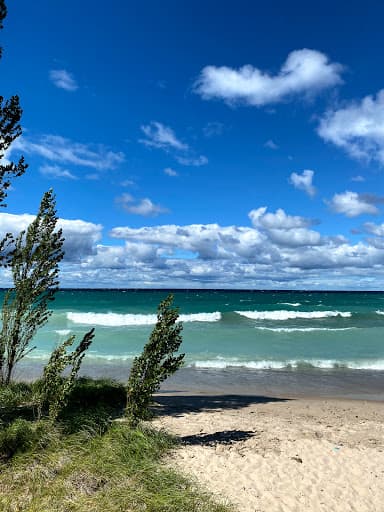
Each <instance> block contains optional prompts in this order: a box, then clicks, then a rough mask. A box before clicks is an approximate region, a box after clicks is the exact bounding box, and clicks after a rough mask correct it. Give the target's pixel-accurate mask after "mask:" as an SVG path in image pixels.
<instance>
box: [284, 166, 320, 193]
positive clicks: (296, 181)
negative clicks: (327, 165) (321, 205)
mask: <svg viewBox="0 0 384 512" xmlns="http://www.w3.org/2000/svg"><path fill="white" fill-rule="evenodd" d="M314 174H315V173H314V171H311V170H310V169H306V170H304V171H303V173H302V174H297V173H296V172H293V173H292V174H291V176H290V177H289V182H290V183H291V184H292V185H293V186H294V187H295V188H297V189H299V190H304V192H305V193H306V194H308V195H309V196H310V197H313V196H314V195H315V194H316V188H315V187H314V186H313V184H312V181H313V176H314Z"/></svg>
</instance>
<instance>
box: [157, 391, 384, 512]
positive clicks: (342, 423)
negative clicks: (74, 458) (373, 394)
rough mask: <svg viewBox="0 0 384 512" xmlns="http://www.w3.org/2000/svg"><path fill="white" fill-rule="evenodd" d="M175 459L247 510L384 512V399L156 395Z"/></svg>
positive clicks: (222, 496)
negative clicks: (177, 444) (175, 446)
mask: <svg viewBox="0 0 384 512" xmlns="http://www.w3.org/2000/svg"><path fill="white" fill-rule="evenodd" d="M156 400H157V401H158V404H159V405H158V406H157V407H156V413H157V415H158V416H157V418H156V420H155V425H156V426H157V427H161V428H164V429H166V430H168V431H170V432H172V433H174V434H176V435H177V436H178V437H179V438H180V439H181V442H182V448H181V449H179V450H176V451H175V452H174V453H173V455H172V457H171V460H170V461H169V463H170V464H171V465H173V466H176V467H177V468H178V469H180V470H182V471H183V472H185V473H186V474H188V475H193V476H194V477H196V479H197V480H198V481H199V482H200V483H201V484H203V486H205V487H206V488H208V489H209V490H210V491H212V492H213V493H215V494H216V495H217V496H218V497H219V498H220V499H222V500H224V501H226V502H227V503H228V502H229V503H232V504H234V505H235V509H236V510H238V511H240V512H251V511H252V512H256V511H257V512H277V511H278V512H304V511H305V512H312V511H313V512H314V511H316V512H317V511H322V512H325V511H326V512H330V511H333V512H349V511H356V512H383V511H384V402H374V401H361V400H343V399H324V398H320V399H315V398H313V397H311V398H303V397H300V398H297V399H295V398H292V399H288V398H276V397H275V398H271V397H267V396H250V395H248V396H246V395H204V394H194V395H180V394H179V395H178V394H162V395H159V396H157V397H156Z"/></svg>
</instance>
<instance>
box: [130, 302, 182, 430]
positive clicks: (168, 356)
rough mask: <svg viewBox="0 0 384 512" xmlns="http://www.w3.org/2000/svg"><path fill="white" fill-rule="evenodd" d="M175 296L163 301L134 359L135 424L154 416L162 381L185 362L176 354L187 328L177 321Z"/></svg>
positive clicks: (132, 394) (132, 404)
mask: <svg viewBox="0 0 384 512" xmlns="http://www.w3.org/2000/svg"><path fill="white" fill-rule="evenodd" d="M172 301H173V296H172V295H169V296H168V297H167V298H166V299H165V300H164V301H162V302H161V303H160V304H159V307H158V312H157V323H156V325H155V327H154V329H153V331H152V333H151V335H150V338H149V341H148V343H147V344H146V345H145V346H144V349H143V352H142V353H141V355H140V356H139V357H136V358H135V359H134V361H133V365H132V369H131V373H130V376H129V379H128V384H127V408H126V414H127V416H128V419H129V421H130V423H131V425H133V426H134V425H137V423H138V422H139V421H140V420H145V419H148V418H149V417H150V411H149V405H150V403H151V401H152V395H153V393H155V392H156V391H158V390H159V389H160V384H161V382H163V381H164V380H165V379H166V378H167V377H169V376H170V375H172V374H173V373H175V372H176V370H178V369H179V368H180V366H181V365H182V364H183V359H184V354H180V355H178V356H174V353H175V352H177V350H178V349H179V347H180V344H181V342H182V337H181V335H180V333H181V330H182V328H183V326H182V324H181V323H176V321H177V319H178V317H179V311H178V309H177V308H172V307H171V304H172Z"/></svg>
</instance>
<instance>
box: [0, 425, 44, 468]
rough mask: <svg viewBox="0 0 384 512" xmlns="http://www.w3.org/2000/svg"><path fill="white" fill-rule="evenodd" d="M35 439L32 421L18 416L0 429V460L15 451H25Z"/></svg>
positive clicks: (5, 458)
mask: <svg viewBox="0 0 384 512" xmlns="http://www.w3.org/2000/svg"><path fill="white" fill-rule="evenodd" d="M35 441H36V431H35V430H34V429H33V428H32V423H31V422H29V421H27V420H23V419H21V418H18V419H17V420H15V421H14V422H13V423H11V424H10V425H8V426H7V427H5V428H3V429H2V430H0V460H7V459H10V458H11V457H12V456H13V455H14V454H15V453H16V452H17V451H25V450H27V449H28V448H30V447H31V446H33V444H34V443H35Z"/></svg>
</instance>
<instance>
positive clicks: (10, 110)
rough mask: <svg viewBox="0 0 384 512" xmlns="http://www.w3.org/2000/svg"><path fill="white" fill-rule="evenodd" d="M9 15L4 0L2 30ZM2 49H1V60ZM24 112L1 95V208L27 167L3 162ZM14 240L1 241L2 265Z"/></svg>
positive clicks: (1, 0)
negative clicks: (16, 179) (11, 187)
mask: <svg viewBox="0 0 384 512" xmlns="http://www.w3.org/2000/svg"><path fill="white" fill-rule="evenodd" d="M6 15H7V8H6V6H5V2H4V0H0V29H2V28H3V20H4V18H5V17H6ZM1 55H2V48H0V58H1ZM21 115H22V110H21V107H20V102H19V97H18V96H16V95H15V96H12V97H11V98H10V99H9V100H6V99H4V97H3V96H1V95H0V206H5V204H4V200H5V198H6V197H7V189H8V188H9V186H10V184H11V178H14V177H17V176H21V175H22V174H23V173H24V172H25V170H26V168H27V165H26V163H25V161H24V157H21V158H20V159H19V160H18V161H17V162H16V163H15V162H10V161H8V160H3V158H4V156H5V153H6V151H7V150H8V149H9V148H10V146H11V144H12V142H13V141H14V140H15V139H16V138H17V137H19V136H20V135H21V126H20V119H21ZM11 240H12V235H11V234H10V233H7V235H6V236H5V237H4V238H3V239H2V240H0V264H3V265H4V264H5V263H6V261H7V255H6V254H4V253H5V249H6V248H7V247H8V245H9V244H10V242H11Z"/></svg>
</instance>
